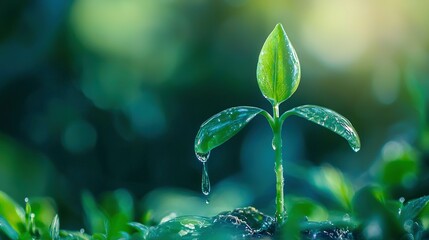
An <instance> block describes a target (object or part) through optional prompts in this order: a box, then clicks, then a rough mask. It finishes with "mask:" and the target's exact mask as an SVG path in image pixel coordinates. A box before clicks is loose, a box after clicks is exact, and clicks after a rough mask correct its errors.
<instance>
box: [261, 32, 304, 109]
mask: <svg viewBox="0 0 429 240" xmlns="http://www.w3.org/2000/svg"><path fill="white" fill-rule="evenodd" d="M256 77H257V79H258V85H259V89H261V92H262V94H263V95H264V97H265V98H266V99H267V100H268V101H270V102H271V104H272V105H277V104H280V103H282V102H283V101H284V100H286V99H288V98H289V97H290V96H291V95H292V94H293V93H294V92H295V90H296V89H297V88H298V85H299V80H300V77H301V68H300V66H299V61H298V57H297V55H296V52H295V49H294V48H293V46H292V44H291V42H290V41H289V39H288V37H287V36H286V32H285V31H284V29H283V26H282V25H281V24H277V25H276V27H275V28H274V30H273V31H272V32H271V33H270V35H269V36H268V38H267V40H265V43H264V46H263V47H262V50H261V53H260V54H259V60H258V66H257V70H256Z"/></svg>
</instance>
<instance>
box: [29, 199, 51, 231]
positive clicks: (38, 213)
mask: <svg viewBox="0 0 429 240" xmlns="http://www.w3.org/2000/svg"><path fill="white" fill-rule="evenodd" d="M56 212H57V211H56V207H55V203H54V201H53V200H52V199H50V198H32V199H31V213H33V214H34V218H35V219H34V220H35V221H36V223H37V226H38V227H43V228H44V229H47V228H48V227H49V226H50V225H51V223H52V219H54V218H55V216H56Z"/></svg>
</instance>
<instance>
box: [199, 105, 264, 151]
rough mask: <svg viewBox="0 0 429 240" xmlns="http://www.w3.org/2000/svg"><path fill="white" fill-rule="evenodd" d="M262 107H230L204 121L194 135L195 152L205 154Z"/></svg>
mask: <svg viewBox="0 0 429 240" xmlns="http://www.w3.org/2000/svg"><path fill="white" fill-rule="evenodd" d="M262 111H264V110H262V109H260V108H256V107H244V106H241V107H232V108H228V109H226V110H223V111H222V112H220V113H218V114H216V115H214V116H213V117H211V118H209V119H208V120H207V121H205V122H204V123H203V124H202V125H201V127H200V130H199V131H198V133H197V136H196V137H195V153H197V154H207V153H209V152H210V150H212V149H213V148H215V147H217V146H219V145H221V144H222V143H224V142H226V141H228V140H229V139H230V138H231V137H233V136H234V135H235V134H237V133H238V132H239V131H240V130H241V129H242V128H243V127H244V126H246V124H247V123H249V122H250V120H252V119H253V118H254V117H255V116H256V115H258V114H259V113H261V112H262Z"/></svg>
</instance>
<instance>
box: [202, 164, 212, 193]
mask: <svg viewBox="0 0 429 240" xmlns="http://www.w3.org/2000/svg"><path fill="white" fill-rule="evenodd" d="M201 191H202V192H203V194H204V195H206V196H207V195H209V194H210V179H209V174H208V172H207V164H206V162H203V177H202V179H201Z"/></svg>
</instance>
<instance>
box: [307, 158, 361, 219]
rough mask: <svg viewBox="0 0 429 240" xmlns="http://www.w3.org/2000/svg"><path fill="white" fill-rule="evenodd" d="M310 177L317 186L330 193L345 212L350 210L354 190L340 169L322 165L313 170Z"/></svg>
mask: <svg viewBox="0 0 429 240" xmlns="http://www.w3.org/2000/svg"><path fill="white" fill-rule="evenodd" d="M311 179H312V180H313V184H314V185H315V186H316V187H317V188H319V189H321V190H323V191H325V192H327V193H329V194H331V196H332V197H333V199H334V200H335V201H337V202H338V203H339V204H341V206H342V207H343V208H344V209H345V210H346V212H350V211H351V201H352V198H353V195H354V190H353V187H352V185H351V183H350V182H349V181H348V180H347V179H346V178H344V176H343V174H342V173H341V172H340V171H338V170H337V169H335V168H334V167H332V166H330V165H324V166H322V167H320V168H317V169H315V170H313V172H312V178H311Z"/></svg>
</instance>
